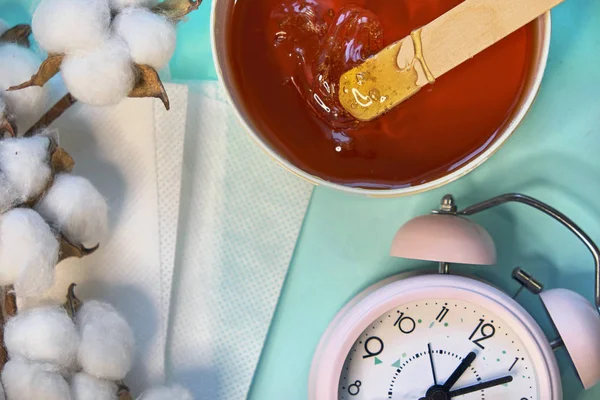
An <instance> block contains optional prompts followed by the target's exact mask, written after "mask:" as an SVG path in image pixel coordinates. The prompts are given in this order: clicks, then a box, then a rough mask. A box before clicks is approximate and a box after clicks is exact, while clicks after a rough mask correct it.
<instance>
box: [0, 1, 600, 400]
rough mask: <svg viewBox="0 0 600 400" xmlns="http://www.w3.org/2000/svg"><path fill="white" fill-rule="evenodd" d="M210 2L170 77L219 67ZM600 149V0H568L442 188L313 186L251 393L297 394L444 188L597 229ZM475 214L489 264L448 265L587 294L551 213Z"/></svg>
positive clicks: (9, 7) (573, 244) (21, 14)
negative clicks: (461, 171) (462, 168)
mask: <svg viewBox="0 0 600 400" xmlns="http://www.w3.org/2000/svg"><path fill="white" fill-rule="evenodd" d="M415 1H422V0H415ZM20 4H27V6H22V5H21V6H20V5H19V3H18V2H17V3H15V2H14V1H13V0H0V16H1V17H2V18H4V19H9V20H10V21H11V22H27V21H29V19H30V17H29V13H28V12H27V10H28V8H29V7H30V6H29V2H28V1H26V0H25V1H22V2H21V3H20ZM209 14H210V2H207V3H205V4H203V5H202V7H201V9H200V10H199V11H198V12H196V13H195V14H193V15H192V16H191V17H190V18H189V20H188V21H187V23H185V24H182V25H181V26H180V27H179V33H180V34H179V44H178V49H177V52H176V54H175V56H174V58H173V60H172V62H171V74H172V76H173V78H174V79H177V80H190V79H216V75H215V71H214V67H213V64H212V60H211V56H210V43H209V42H210V40H209ZM599 149H600V2H598V1H597V0H566V3H565V4H563V5H561V6H559V7H558V8H557V9H556V10H555V11H554V12H553V35H552V47H551V54H550V60H549V64H548V69H547V73H546V76H545V79H544V82H543V85H542V90H541V92H540V95H539V97H538V99H537V101H536V103H535V105H534V107H533V109H532V110H531V112H530V113H529V115H528V116H527V118H526V120H525V122H524V123H523V124H522V126H521V127H520V128H519V129H518V131H517V132H516V133H515V135H514V136H513V138H511V139H510V140H509V142H508V143H507V144H506V145H505V146H504V147H503V148H502V149H501V150H500V151H499V152H498V153H497V154H496V155H494V156H493V157H492V159H491V160H489V161H487V162H486V163H485V164H484V165H483V166H482V167H480V168H479V169H477V170H476V171H475V172H473V173H471V174H469V175H468V176H466V177H465V178H462V179H460V180H459V181H457V182H455V183H452V184H450V185H448V186H446V187H444V188H442V189H438V190H435V191H432V192H428V193H424V194H420V195H416V196H412V197H407V198H398V199H382V200H380V199H370V198H362V197H355V196H350V195H345V194H342V193H338V192H334V191H331V190H328V189H324V188H317V189H315V192H314V196H313V198H312V201H311V204H310V207H309V210H308V213H307V216H306V219H305V222H304V226H303V229H302V232H301V235H300V239H299V241H298V244H297V249H296V252H295V255H294V259H293V261H292V263H291V266H290V270H289V274H288V278H287V280H286V283H285V286H284V288H283V292H282V296H281V300H280V302H279V305H278V308H277V311H276V314H275V318H274V320H273V324H272V326H271V330H270V333H269V338H268V340H267V344H266V346H265V349H264V352H263V355H262V358H261V363H260V366H259V368H258V371H257V373H256V376H255V380H254V384H253V386H252V390H251V393H250V396H249V398H251V399H253V400H271V399H273V400H274V399H287V400H303V399H306V397H307V389H306V382H307V380H308V372H309V368H310V362H311V359H312V354H313V351H314V349H315V347H316V345H317V343H318V340H319V337H320V335H321V333H322V332H323V331H324V329H325V328H326V327H327V324H328V323H329V321H330V320H331V319H332V317H333V316H334V315H335V313H336V312H337V310H338V309H339V308H341V307H342V305H343V304H344V303H345V302H347V301H348V300H350V299H351V298H352V296H354V295H355V294H356V293H358V292H359V291H361V290H362V289H363V288H365V287H367V286H368V285H370V284H371V283H374V282H376V281H378V280H380V279H382V278H385V277H387V276H389V275H392V274H396V273H398V272H400V271H403V270H406V269H408V268H417V267H426V266H428V264H427V263H416V262H409V261H404V260H397V259H392V258H390V257H388V255H387V253H388V248H389V244H390V241H391V239H392V237H393V235H394V232H395V230H396V229H397V228H398V227H399V226H400V225H401V224H402V223H403V222H405V221H407V220H408V219H409V218H411V217H413V216H416V215H419V214H423V213H426V212H428V211H429V210H430V209H432V208H434V207H436V205H437V203H438V201H439V198H440V197H441V196H442V195H443V194H445V193H446V192H451V193H453V194H454V195H455V196H456V197H457V199H458V201H459V202H460V204H462V205H468V204H470V203H473V202H476V201H479V200H483V199H485V198H488V197H491V196H494V195H497V194H500V193H504V192H510V191H519V192H524V193H527V194H530V195H533V196H536V197H538V198H540V199H542V200H544V201H547V202H549V203H551V204H552V205H554V206H555V207H557V208H559V209H560V210H562V211H564V212H565V213H567V214H568V215H569V216H570V217H572V218H573V219H574V220H575V221H576V222H577V223H579V224H580V225H581V226H582V227H583V228H584V229H585V230H586V231H587V232H588V233H589V234H590V235H591V236H592V237H593V238H594V239H596V240H598V241H600V211H599V210H598V206H599V205H600V204H599V203H600V157H599V151H598V150H599ZM475 219H476V220H477V221H478V222H480V223H481V224H482V225H484V226H485V227H486V228H487V229H488V230H489V231H490V233H491V235H492V236H493V238H494V239H495V240H496V244H497V247H498V254H499V260H498V265H497V266H494V267H456V269H460V270H461V271H462V272H471V273H474V274H477V275H479V276H482V277H485V278H487V279H489V280H491V281H492V282H493V283H495V284H497V285H499V286H500V287H501V288H503V289H505V290H507V291H508V292H509V293H512V292H513V291H514V290H516V288H517V286H516V284H515V283H513V282H511V280H510V271H511V269H512V268H513V267H514V266H516V265H520V266H522V267H524V268H525V269H527V270H528V271H530V272H532V273H533V274H534V275H535V276H536V277H537V278H538V279H540V280H541V281H542V282H543V283H544V284H545V285H546V286H547V287H566V288H569V289H572V290H577V291H579V292H580V293H582V294H584V295H585V296H586V297H588V298H589V299H590V300H591V299H592V290H593V275H592V261H591V258H590V256H589V255H588V254H587V253H586V251H585V249H584V248H583V247H582V245H581V244H580V243H579V242H577V241H576V239H574V238H573V237H572V236H571V235H570V234H568V233H567V232H565V230H564V229H563V228H562V227H561V226H559V225H558V224H557V223H555V222H554V221H551V220H549V219H548V218H547V217H545V216H543V215H539V214H538V213H537V212H536V211H534V210H530V209H528V208H525V207H524V206H522V205H507V206H504V207H502V208H499V209H495V210H492V211H489V212H487V213H485V214H482V215H479V216H477V218H475ZM519 300H520V301H521V303H522V304H523V305H524V306H525V307H526V308H527V309H528V310H530V311H531V312H532V313H533V314H534V316H535V317H536V318H537V320H538V321H539V322H540V323H541V325H542V326H543V327H544V328H545V330H546V331H547V332H548V334H549V336H552V337H553V336H554V334H553V333H552V332H551V330H550V329H549V328H548V325H549V323H548V321H547V319H546V318H545V316H544V314H543V313H542V312H541V307H540V304H539V300H538V299H537V298H535V297H534V296H532V295H530V294H528V293H526V294H524V295H522V296H521V297H520V298H519ZM582 339H583V338H582ZM589 356H590V357H600V354H590V355H589ZM558 357H559V360H560V363H561V371H562V374H563V383H564V386H565V390H564V393H565V395H564V397H565V399H567V400H579V399H585V400H592V399H599V398H600V385H599V386H598V387H596V388H594V389H592V390H590V391H587V392H584V391H583V390H582V388H581V386H580V384H579V383H578V382H577V379H576V377H575V374H574V371H573V369H572V367H571V366H570V364H569V362H568V361H567V359H566V357H565V352H564V351H559V352H558ZM240 397H241V396H240ZM507 400H510V399H507Z"/></svg>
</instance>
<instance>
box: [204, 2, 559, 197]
mask: <svg viewBox="0 0 600 400" xmlns="http://www.w3.org/2000/svg"><path fill="white" fill-rule="evenodd" d="M223 1H225V0H213V1H212V6H211V14H210V40H211V47H212V54H213V62H214V67H215V71H216V73H217V78H218V82H219V85H220V86H221V88H222V89H223V91H224V94H225V97H226V99H227V101H228V103H229V104H230V105H231V106H232V108H233V112H234V114H235V116H236V118H237V120H238V122H240V123H241V125H242V127H243V128H244V130H245V131H246V133H247V134H248V135H249V136H250V138H251V139H252V140H253V141H254V142H255V143H256V144H257V145H258V146H259V147H260V148H261V149H262V150H263V151H264V152H265V153H266V154H267V155H268V156H269V157H270V158H271V159H273V160H274V161H275V162H276V163H277V164H279V165H280V166H282V167H283V168H285V169H286V170H288V171H290V172H292V173H293V174H294V175H296V176H297V177H299V178H301V179H303V180H305V181H307V182H309V183H311V184H313V185H315V186H323V187H328V188H331V189H334V190H337V191H341V192H345V193H349V194H355V195H362V196H367V197H376V198H388V197H401V196H408V195H413V194H418V193H423V192H427V191H429V190H433V189H437V188H439V187H442V186H444V185H447V184H449V183H451V182H454V181H456V180H457V179H459V178H461V177H463V176H465V175H467V174H468V173H470V172H472V171H473V170H474V169H476V168H477V167H479V166H480V165H481V164H483V163H484V162H485V161H487V160H488V159H489V158H490V157H491V156H492V155H494V153H496V152H497V151H498V150H499V149H500V147H502V145H503V144H504V143H505V142H506V141H507V140H508V139H509V137H510V136H511V135H512V134H513V133H514V131H515V130H516V129H517V128H518V127H519V125H520V124H521V122H523V119H524V118H525V116H526V115H527V113H528V112H529V111H530V109H531V106H532V105H533V102H534V101H535V99H536V97H537V95H538V93H539V90H540V86H541V83H542V79H543V77H544V73H545V70H546V66H547V63H548V55H549V53H550V39H551V36H552V18H551V12H550V11H547V12H546V13H544V14H543V15H541V16H540V17H538V19H537V21H538V23H541V24H542V25H541V28H542V29H540V30H539V32H538V34H539V35H540V36H539V42H540V43H539V44H538V46H537V49H538V51H539V54H538V56H537V60H536V62H537V69H536V70H535V71H534V73H533V74H532V76H533V79H532V81H531V83H530V85H528V86H529V91H528V92H527V93H526V94H524V95H523V96H522V97H521V98H520V99H519V102H520V103H521V104H520V106H519V107H518V110H516V112H514V113H513V114H512V115H511V116H510V117H509V118H510V122H509V123H508V124H507V125H505V126H504V128H503V132H502V133H501V134H500V136H499V137H497V138H496V139H495V140H494V141H493V143H492V144H491V145H490V146H489V147H488V148H487V149H486V150H485V151H484V152H482V153H480V154H479V155H478V156H476V157H474V158H473V159H472V160H470V161H469V162H467V163H466V164H464V165H463V166H462V167H460V168H458V169H456V170H454V171H452V172H451V173H450V174H447V175H444V176H441V177H439V178H437V179H435V180H432V181H429V182H425V183H423V184H419V185H413V186H407V187H402V188H396V189H374V188H360V187H352V186H346V185H343V184H340V183H335V182H331V181H328V180H326V179H323V178H320V177H318V176H316V175H313V174H310V173H308V172H306V171H304V170H303V169H301V168H299V167H297V166H296V165H294V164H293V163H292V162H290V161H288V160H287V159H286V158H285V157H283V156H282V155H280V154H279V153H278V152H277V150H275V149H273V148H272V147H271V146H270V144H269V143H267V142H266V141H265V140H264V139H263V137H262V136H261V135H260V134H259V133H257V132H255V131H254V129H253V128H252V127H251V126H250V124H249V122H248V120H247V119H246V117H245V116H244V115H243V114H242V112H241V110H240V107H239V106H238V105H237V104H236V101H235V99H234V98H233V96H232V93H231V91H230V88H229V87H228V84H227V82H226V80H225V77H224V72H223V68H222V63H226V62H227V55H226V54H221V53H220V52H219V51H218V49H219V43H218V42H217V40H218V38H217V35H216V31H217V27H218V22H217V20H216V14H217V7H218V6H219V4H220V3H223ZM233 1H235V0H233Z"/></svg>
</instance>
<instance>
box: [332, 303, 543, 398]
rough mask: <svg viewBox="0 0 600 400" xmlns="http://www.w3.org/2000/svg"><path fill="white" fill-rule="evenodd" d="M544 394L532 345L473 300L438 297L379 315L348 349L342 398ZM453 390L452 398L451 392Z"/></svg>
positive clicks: (513, 396) (340, 393) (481, 396)
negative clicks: (450, 382)
mask: <svg viewBox="0 0 600 400" xmlns="http://www.w3.org/2000/svg"><path fill="white" fill-rule="evenodd" d="M461 364H462V365H463V366H465V367H466V368H465V371H464V373H462V374H461V375H460V376H459V377H458V379H457V380H456V383H454V384H453V385H452V387H451V388H448V390H446V391H445V392H444V391H443V388H439V390H438V391H439V392H440V394H439V395H438V397H431V398H432V399H436V400H437V399H438V398H439V399H440V400H445V399H446V398H455V397H460V398H461V399H465V400H475V399H478V400H493V399H497V400H505V399H511V400H519V399H527V400H529V399H536V400H537V399H540V391H539V383H538V376H537V372H536V369H535V367H534V365H533V363H532V359H531V355H530V354H529V352H528V350H527V348H526V346H525V344H524V343H523V341H522V340H521V339H520V338H519V336H518V335H517V334H516V333H515V332H514V331H513V329H511V327H510V325H509V324H508V323H507V322H506V321H503V320H502V318H501V317H499V316H498V315H494V314H493V313H492V312H490V311H489V310H486V309H485V308H483V307H481V306H480V305H478V304H474V303H471V302H467V301H463V300H456V299H448V298H433V299H428V300H420V301H413V302H409V303H405V304H401V305H399V306H398V307H396V308H394V309H391V310H389V311H388V312H386V313H384V314H383V315H380V316H379V317H378V318H376V319H375V320H374V321H373V322H372V324H370V326H369V327H368V328H367V329H365V330H364V332H362V333H361V334H360V336H359V338H358V339H357V340H356V342H355V343H354V345H353V346H352V349H351V351H350V353H349V354H348V356H347V358H346V361H345V363H344V367H343V370H342V374H341V378H340V383H339V396H338V397H339V399H340V400H350V399H357V400H358V399H370V400H371V399H377V400H379V399H382V400H383V399H393V400H418V399H423V398H424V399H427V397H426V394H427V392H428V391H429V393H430V395H431V394H432V393H435V391H436V389H435V387H436V386H441V387H443V385H444V384H445V383H446V382H447V381H448V380H449V379H450V377H451V375H452V374H453V373H454V371H456V370H457V368H459V366H461ZM445 396H446V397H445Z"/></svg>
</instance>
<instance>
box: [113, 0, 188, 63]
mask: <svg viewBox="0 0 600 400" xmlns="http://www.w3.org/2000/svg"><path fill="white" fill-rule="evenodd" d="M112 26H113V29H114V31H115V33H117V34H118V35H119V36H121V37H122V38H123V39H124V40H125V42H127V46H129V50H130V52H131V58H132V59H133V61H134V62H135V63H137V64H142V65H149V66H151V67H152V68H154V69H156V70H160V69H162V68H163V67H165V66H166V65H167V64H168V63H169V60H170V59H171V57H172V56H173V52H175V44H176V41H177V32H176V30H175V25H174V24H173V23H172V22H171V21H169V20H168V19H167V18H166V17H165V16H163V15H157V14H154V13H153V12H152V11H150V10H148V9H145V8H126V9H124V10H123V11H122V12H121V13H119V14H117V16H116V17H115V20H114V21H113V25H112Z"/></svg>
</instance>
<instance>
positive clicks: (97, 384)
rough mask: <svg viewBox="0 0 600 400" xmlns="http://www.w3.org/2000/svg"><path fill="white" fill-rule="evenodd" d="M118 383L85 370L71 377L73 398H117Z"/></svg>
mask: <svg viewBox="0 0 600 400" xmlns="http://www.w3.org/2000/svg"><path fill="white" fill-rule="evenodd" d="M117 390H118V388H117V385H116V384H115V383H114V382H111V381H107V380H105V379H99V378H95V377H93V376H91V375H88V374H86V373H84V372H80V373H78V374H75V376H73V378H71V395H72V397H73V400H117Z"/></svg>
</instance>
